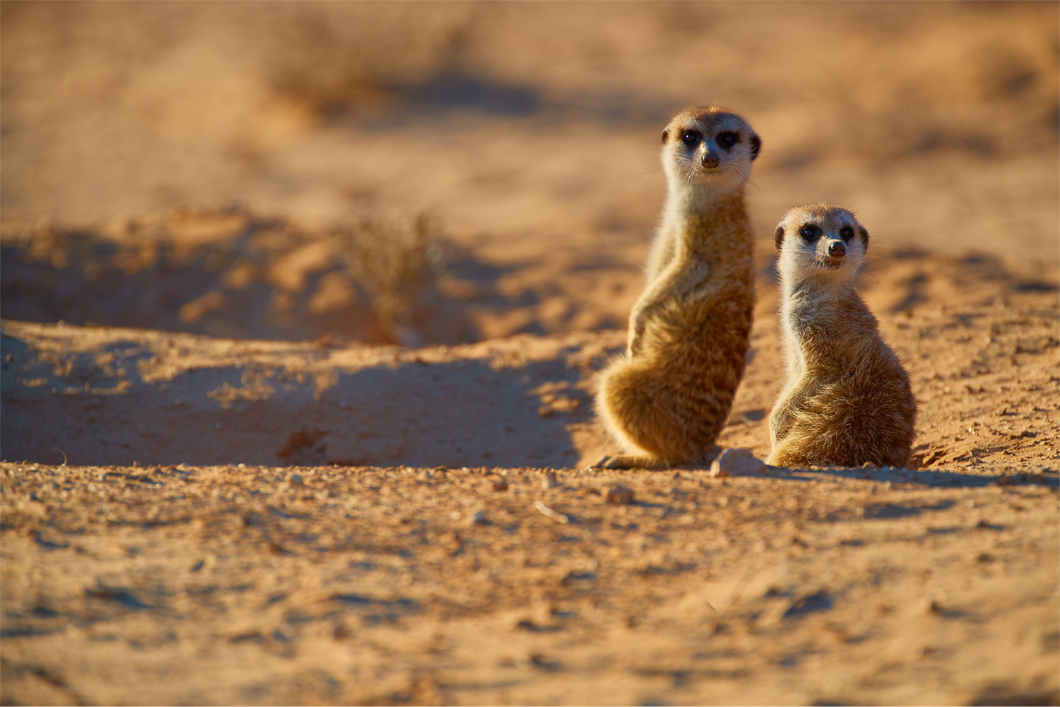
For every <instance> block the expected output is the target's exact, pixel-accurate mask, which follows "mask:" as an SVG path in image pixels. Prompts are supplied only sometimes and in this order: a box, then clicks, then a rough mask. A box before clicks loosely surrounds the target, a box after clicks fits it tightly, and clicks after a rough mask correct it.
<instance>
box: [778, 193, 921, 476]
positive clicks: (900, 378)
mask: <svg viewBox="0 0 1060 707" xmlns="http://www.w3.org/2000/svg"><path fill="white" fill-rule="evenodd" d="M774 244H775V245H776V247H777V250H778V251H780V260H779V262H778V265H777V267H778V269H779V271H780V279H781V288H782V296H783V300H782V304H781V315H780V320H781V328H782V329H783V337H784V349H785V357H786V359H787V372H788V373H787V385H786V386H785V388H784V391H783V392H782V393H781V394H780V397H779V398H778V399H777V403H776V405H775V406H774V407H773V412H772V413H771V414H770V417H769V427H770V433H771V436H772V439H773V453H772V455H771V456H770V458H769V463H770V464H772V465H774V466H785V467H793V466H794V467H805V466H860V465H861V464H864V463H866V462H872V463H873V464H876V465H877V466H905V465H906V464H908V463H909V456H910V454H911V452H912V445H913V437H914V436H915V431H914V426H915V424H916V400H915V399H914V398H913V391H912V389H911V388H910V386H909V375H908V374H907V373H906V372H905V369H904V368H903V367H902V364H901V362H899V360H898V357H897V356H895V354H894V351H892V350H891V348H890V347H889V346H887V344H885V343H884V342H883V339H881V338H880V333H879V330H878V328H877V322H876V318H875V317H874V316H872V313H871V312H870V311H869V309H868V307H866V306H865V303H864V302H863V301H862V299H861V297H860V296H859V295H858V293H857V291H856V290H855V289H854V283H853V279H852V276H853V275H854V274H855V273H856V272H857V271H858V269H859V268H860V267H861V265H862V263H863V262H864V260H865V252H866V250H867V249H868V244H869V234H868V231H866V230H865V228H864V227H863V226H862V225H861V224H860V223H858V220H857V218H855V216H854V214H853V213H851V212H850V211H848V210H846V209H844V208H840V207H838V206H830V205H827V204H815V205H813V206H802V207H798V208H795V209H792V210H791V211H789V212H788V213H787V215H786V216H785V217H784V220H783V221H781V222H780V225H778V226H777V229H776V231H775V232H774Z"/></svg>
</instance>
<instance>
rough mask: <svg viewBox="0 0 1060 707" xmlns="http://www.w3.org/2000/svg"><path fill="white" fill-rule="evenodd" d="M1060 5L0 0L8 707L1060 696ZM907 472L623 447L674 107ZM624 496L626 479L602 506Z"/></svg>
mask: <svg viewBox="0 0 1060 707" xmlns="http://www.w3.org/2000/svg"><path fill="white" fill-rule="evenodd" d="M1058 27H1060V8H1058V6H1057V5H1056V4H1055V3H1026V4H1025V3H1004V4H1000V3H999V4H994V3H960V4H957V3H952V4H943V3H844V4H832V3H783V4H777V3H748V4H735V3H691V2H689V3H622V4H617V3H616V4H604V3H585V4H565V3H555V4H525V3H504V4H492V3H470V4H458V3H439V4H430V5H428V4H418V3H396V4H386V5H384V4H375V3H372V4H361V3H344V4H315V3H300V4H295V3H268V4H253V3H238V4H237V3H195V4H192V3H151V4H143V5H131V4H118V3H108V2H101V3H92V4H88V3H77V4H75V3H32V4H31V3H22V2H10V1H6V0H5V2H3V3H2V4H0V89H2V92H3V102H2V106H0V128H2V132H0V139H2V142H0V151H2V155H0V156H2V159H0V245H2V254H0V268H2V272H0V315H2V317H3V323H2V332H3V336H2V340H0V353H2V363H0V367H2V371H0V403H2V407H0V457H2V461H0V609H2V611H0V702H2V703H4V704H81V703H105V704H116V703H123V704H124V703H137V704H175V703H180V704H233V703H240V704H294V703H297V704H310V703H312V704H317V703H327V704H334V703H345V704H513V703H514V704H855V703H880V704H884V703H886V704H1058V703H1060V498H1058V490H1060V164H1058V160H1057V148H1058V147H1060V69H1058V66H1060V30H1058ZM704 103H718V104H721V105H725V106H728V107H730V108H732V109H735V110H738V111H739V112H740V113H742V114H743V115H745V116H746V117H747V118H748V120H749V121H750V122H751V123H752V125H754V127H755V129H756V130H757V131H758V132H759V134H760V135H761V136H762V139H763V149H762V153H761V157H760V158H759V159H758V160H757V161H756V162H755V165H754V174H753V177H752V181H751V184H750V186H749V189H748V200H749V203H750V206H751V209H752V214H751V215H752V220H753V223H754V225H755V229H756V233H757V234H758V236H759V241H758V248H757V253H756V258H757V260H758V263H759V276H758V281H757V290H758V303H757V305H756V311H755V326H754V330H753V333H752V340H751V346H752V353H751V358H750V362H749V365H748V369H747V374H746V377H745V379H744V382H743V384H742V385H741V388H740V390H739V392H738V395H737V399H736V404H735V407H734V410H733V414H732V416H731V419H730V421H729V424H728V425H727V426H726V428H725V431H724V432H723V434H722V436H721V437H720V438H719V440H718V443H719V444H720V445H722V446H723V447H727V448H747V449H750V450H751V451H752V452H753V453H754V454H756V455H757V456H759V457H760V458H764V457H765V456H767V455H768V452H769V433H768V427H767V418H768V413H769V410H770V407H771V405H772V403H773V401H774V399H775V396H776V394H777V392H778V391H779V389H780V387H781V384H782V382H783V360H782V356H781V353H780V349H779V332H778V326H777V317H776V313H777V309H778V301H777V291H776V290H777V280H776V272H775V253H774V252H773V248H772V239H771V234H772V229H773V226H775V224H776V223H777V221H778V220H779V219H780V217H781V216H782V214H783V213H784V211H785V210H786V209H787V208H788V207H789V206H791V205H793V204H798V203H806V202H811V201H829V202H835V203H840V204H843V205H846V206H849V207H851V208H852V209H854V210H855V211H857V213H858V214H859V217H860V219H861V220H862V222H863V223H865V225H866V226H867V228H868V230H869V232H870V234H871V238H870V250H869V266H868V268H867V269H866V271H865V272H864V273H863V274H862V275H861V276H860V278H859V287H860V290H861V292H862V294H863V296H864V297H865V300H866V302H867V303H868V304H869V306H870V307H871V308H872V310H873V311H874V312H875V313H876V315H877V317H878V318H879V320H880V328H881V332H882V334H883V336H884V338H885V340H886V341H887V342H888V343H889V344H890V345H891V346H892V347H893V348H894V349H895V351H896V352H897V353H898V355H899V357H900V358H901V359H902V361H903V362H904V364H905V365H906V367H907V369H908V371H909V373H910V376H911V379H912V381H913V391H914V393H915V395H916V396H917V399H918V402H919V417H918V425H917V433H918V435H917V439H916V442H915V448H914V458H913V463H912V464H911V465H910V466H911V467H912V468H909V469H893V468H884V469H875V468H859V469H837V468H816V469H778V468H771V467H766V468H765V469H764V470H763V471H762V472H761V473H755V474H750V475H731V476H724V475H714V474H712V473H711V472H710V470H709V469H708V468H704V467H691V466H689V467H680V468H674V469H669V470H666V471H643V470H640V471H638V470H633V471H625V472H618V471H603V470H593V469H591V468H589V465H590V464H591V463H592V462H593V461H594V460H596V459H597V458H599V456H600V455H602V454H604V453H607V452H609V451H614V450H613V447H612V443H611V442H609V440H608V439H607V438H606V436H605V434H604V432H603V430H602V428H601V426H600V425H599V423H598V421H597V420H596V419H595V417H594V414H593V409H592V395H593V390H594V385H595V380H596V376H597V374H598V373H599V371H600V370H601V368H602V367H603V366H604V365H606V363H607V361H608V360H609V359H610V357H612V356H613V355H615V354H616V353H617V352H619V351H620V350H621V349H622V347H623V345H624V342H625V331H624V327H625V320H626V317H627V316H628V313H629V310H630V308H631V306H632V304H633V302H634V300H635V299H636V296H637V294H638V292H639V288H640V287H641V286H642V284H643V278H642V275H641V268H642V264H643V261H644V259H645V257H646V255H647V252H648V247H649V243H650V238H651V234H652V229H653V227H654V225H655V223H656V221H657V218H658V213H659V209H660V207H661V200H662V196H663V193H664V191H663V190H664V186H663V176H662V173H661V169H660V167H659V165H658V138H659V130H660V129H661V127H662V125H663V124H664V123H665V121H666V119H667V117H668V116H669V114H670V113H671V112H672V111H674V110H676V109H678V108H681V107H683V106H685V105H690V104H704ZM617 487H622V489H624V491H621V492H619V493H612V492H613V491H614V490H615V489H616V488H617Z"/></svg>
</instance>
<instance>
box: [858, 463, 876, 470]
mask: <svg viewBox="0 0 1060 707" xmlns="http://www.w3.org/2000/svg"><path fill="white" fill-rule="evenodd" d="M861 468H862V469H868V470H870V471H871V470H872V469H879V468H880V467H878V466H876V465H875V464H873V463H872V462H865V463H864V464H862V465H861Z"/></svg>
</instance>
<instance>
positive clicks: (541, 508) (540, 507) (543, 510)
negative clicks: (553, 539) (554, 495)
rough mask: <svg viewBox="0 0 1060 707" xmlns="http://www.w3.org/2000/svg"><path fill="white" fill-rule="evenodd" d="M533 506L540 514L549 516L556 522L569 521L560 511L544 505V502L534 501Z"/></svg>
mask: <svg viewBox="0 0 1060 707" xmlns="http://www.w3.org/2000/svg"><path fill="white" fill-rule="evenodd" d="M534 508H536V509H537V512H538V513H540V514H541V515H543V516H546V517H548V518H551V519H552V520H554V521H556V522H557V523H567V522H569V521H570V519H569V518H567V516H565V515H563V514H562V513H557V512H556V511H554V510H552V509H551V508H549V507H548V506H546V505H545V504H544V503H541V501H536V502H535V503H534Z"/></svg>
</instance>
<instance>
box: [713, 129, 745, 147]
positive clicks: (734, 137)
mask: <svg viewBox="0 0 1060 707" xmlns="http://www.w3.org/2000/svg"><path fill="white" fill-rule="evenodd" d="M739 141H740V134H739V133H734V132H731V131H728V130H727V131H725V132H723V133H718V138H717V142H718V144H719V145H721V146H722V147H724V148H725V149H726V150H728V149H729V148H730V147H732V146H733V145H735V144H736V143H738V142H739Z"/></svg>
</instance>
